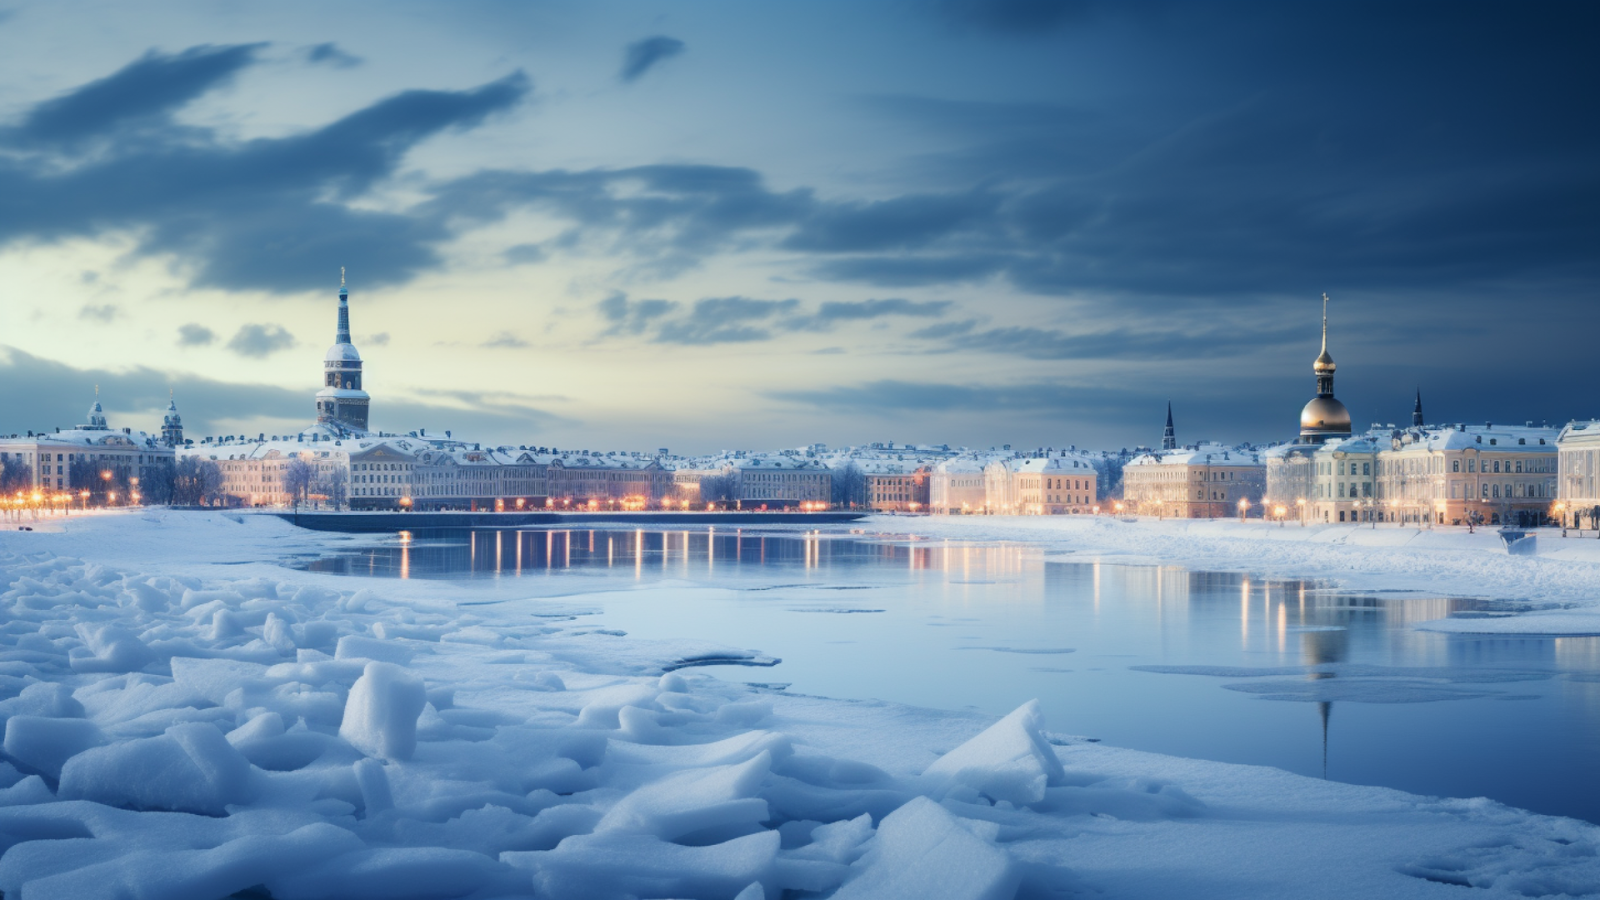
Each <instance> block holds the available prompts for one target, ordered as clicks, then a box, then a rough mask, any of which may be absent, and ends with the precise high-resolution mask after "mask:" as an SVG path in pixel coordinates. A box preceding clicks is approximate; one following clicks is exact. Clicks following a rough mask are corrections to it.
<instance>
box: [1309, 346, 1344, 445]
mask: <svg viewBox="0 0 1600 900" xmlns="http://www.w3.org/2000/svg"><path fill="white" fill-rule="evenodd" d="M1328 364H1329V365H1330V366H1331V365H1333V360H1329V361H1328ZM1300 433H1301V434H1349V433H1350V410H1348V409H1345V408H1344V404H1343V403H1340V402H1339V401H1338V400H1335V399H1334V398H1333V397H1331V396H1330V397H1315V398H1313V399H1312V401H1311V402H1310V403H1307V404H1306V406H1305V409H1302V410H1300Z"/></svg>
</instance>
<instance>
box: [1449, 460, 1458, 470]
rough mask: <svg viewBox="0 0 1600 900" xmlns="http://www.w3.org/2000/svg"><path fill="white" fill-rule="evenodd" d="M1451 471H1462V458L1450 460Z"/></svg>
mask: <svg viewBox="0 0 1600 900" xmlns="http://www.w3.org/2000/svg"><path fill="white" fill-rule="evenodd" d="M1450 471H1452V472H1459V471H1461V460H1459V459H1452V460H1450Z"/></svg>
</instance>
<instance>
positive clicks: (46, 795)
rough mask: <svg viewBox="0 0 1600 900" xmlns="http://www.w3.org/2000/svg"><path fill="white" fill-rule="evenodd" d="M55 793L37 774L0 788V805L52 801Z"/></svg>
mask: <svg viewBox="0 0 1600 900" xmlns="http://www.w3.org/2000/svg"><path fill="white" fill-rule="evenodd" d="M55 799H56V795H55V794H52V793H50V788H49V786H48V785H46V784H45V783H44V779H43V778H40V777H39V776H37V775H29V776H28V777H27V778H24V779H22V780H21V781H19V782H17V783H16V784H13V785H12V786H10V787H8V788H5V789H4V790H0V806H33V805H35V804H39V803H53V802H55Z"/></svg>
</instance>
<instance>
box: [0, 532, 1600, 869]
mask: <svg viewBox="0 0 1600 900" xmlns="http://www.w3.org/2000/svg"><path fill="white" fill-rule="evenodd" d="M56 524H60V525H62V526H63V528H62V530H61V531H59V532H45V531H35V532H24V533H18V532H3V533H0V587H3V588H4V590H3V592H0V608H3V609H4V610H5V618H4V626H3V627H0V698H9V699H0V717H3V718H4V719H5V720H6V721H5V739H4V751H5V759H6V762H5V763H4V764H0V787H4V789H3V790H0V846H3V847H4V848H6V849H5V853H4V855H3V856H0V890H4V891H5V893H6V896H8V897H21V898H25V900H38V898H53V897H61V898H67V897H71V898H88V897H163V898H182V897H195V898H213V897H217V898H220V897H227V896H230V895H232V894H235V893H237V892H241V891H249V890H251V889H254V890H256V891H257V893H256V894H254V896H271V897H274V898H280V900H286V898H291V897H340V898H346V897H385V898H391V897H417V898H423V897H441V898H442V897H483V898H488V897H531V896H540V897H553V898H622V897H697V898H701V897H703V898H715V897H721V898H733V897H739V898H742V900H751V898H755V897H762V896H765V897H768V898H776V897H779V896H783V895H785V892H786V891H788V892H791V893H790V894H789V896H797V897H799V896H830V895H831V896H836V897H839V898H846V900H848V898H852V897H857V898H897V897H907V898H910V897H916V898H924V897H941V898H951V900H959V898H1003V897H1012V896H1018V897H1030V898H1032V897H1067V896H1095V897H1152V898H1153V897H1173V896H1182V897H1188V898H1206V897H1217V898H1224V897H1226V898H1240V897H1264V898H1265V897H1273V898H1276V897H1288V896H1293V897H1330V898H1331V897H1456V896H1461V895H1462V891H1463V890H1464V889H1463V888H1462V887H1461V885H1473V886H1475V887H1478V888H1482V889H1484V895H1485V896H1507V897H1511V896H1518V897H1524V896H1547V895H1548V896H1556V895H1567V896H1583V895H1600V828H1596V827H1594V826H1591V825H1588V824H1585V823H1581V822H1576V821H1573V820H1568V819H1556V818H1550V817H1542V816H1536V815H1533V814H1530V813H1525V812H1521V811H1518V810H1513V809H1509V808H1507V807H1504V806H1501V805H1498V804H1495V803H1492V802H1488V801H1483V800H1438V799H1429V798H1423V797H1416V796H1411V795H1407V794H1403V793H1400V792H1396V791H1391V790H1387V789H1381V788H1368V787H1359V786H1352V785H1343V784H1336V783H1328V782H1323V781H1318V780H1314V779H1308V778H1303V777H1300V776H1295V775H1291V774H1288V773H1284V772H1281V771H1277V770H1273V769H1264V768H1254V767H1244V766H1232V765H1225V764H1220V763H1210V762H1203V761H1195V760H1186V759H1178V758H1174V757H1164V756H1158V755H1152V754H1146V753H1140V752H1136V751H1131V750H1126V749H1121V748H1115V747H1106V746H1103V745H1098V744H1093V743H1086V742H1082V741H1078V740H1074V739H1072V738H1070V737H1066V736H1064V735H1066V734H1070V733H1071V732H1072V730H1073V727H1072V723H1070V722H1048V723H1041V722H1039V721H1038V719H1037V714H1036V712H1035V710H1034V709H1033V708H1032V707H1031V706H1024V707H1023V708H1022V709H1019V710H1018V711H1017V712H1016V713H1014V714H1012V715H1011V716H1008V717H1006V718H1005V719H1003V720H1001V721H999V722H998V723H997V722H994V721H993V720H992V719H989V718H987V717H983V716H979V715H976V714H972V713H962V712H956V713H951V712H941V711H933V710H923V709H914V708H908V707H899V706H892V705H887V704H880V703H871V702H845V701H838V700H828V699H823V698H813V697H804V696H789V695H787V694H785V693H782V692H777V691H772V690H768V689H764V688H762V687H759V686H752V685H746V684H742V683H739V682H738V681H735V680H733V676H728V677H725V678H715V677H711V676H709V675H706V674H703V673H701V672H698V671H697V670H695V669H693V668H689V669H681V670H677V671H667V670H669V669H671V668H673V667H674V666H676V665H678V664H680V663H682V662H683V661H685V660H688V659H692V658H694V657H697V656H706V655H709V654H731V655H737V654H739V653H750V652H751V651H760V650H761V649H762V648H748V649H746V648H717V647H711V646H707V645H704V644H702V643H699V642H696V641H694V640H692V639H689V640H682V641H662V642H647V641H640V640H636V639H634V638H630V637H626V636H621V635H617V634H614V633H607V632H605V631H600V630H597V629H596V628H595V627H594V626H593V625H592V624H586V622H585V617H584V616H583V615H581V613H582V612H583V610H584V600H583V597H582V595H581V594H579V595H576V596H562V597H548V598H537V599H528V596H529V593H530V591H531V588H530V586H528V585H525V584H518V583H506V584H501V585H474V586H472V587H471V588H464V587H461V586H458V585H453V584H451V583H448V582H409V581H408V582H402V581H396V580H379V579H361V578H350V577H335V576H326V575H316V574H311V573H305V572H298V571H292V570H289V569H285V568H283V567H281V566H280V565H278V564H277V561H278V560H281V559H284V558H287V557H290V556H293V555H296V554H308V553H315V552H318V551H319V550H322V549H324V548H325V547H326V546H327V544H328V543H329V542H330V541H348V540H350V539H347V538H330V537H329V536H327V535H317V534H311V533H307V532H302V531H298V530H296V529H293V528H292V527H291V526H289V525H287V524H285V523H283V522H281V521H279V520H276V519H272V518H267V517H255V516H233V517H229V516H224V515H215V514H204V513H166V512H152V513H148V514H128V515H122V516H100V517H81V518H74V519H71V520H67V521H65V522H60V521H58V522H57V523H56ZM869 527H872V528H878V529H882V530H884V531H902V532H903V531H911V532H915V533H919V534H933V535H937V536H949V537H952V538H956V537H973V538H1007V539H1018V540H1033V541H1040V542H1042V543H1043V544H1045V545H1046V548H1047V550H1048V551H1049V552H1052V553H1065V552H1069V551H1070V552H1074V553H1079V552H1082V553H1090V552H1092V553H1094V554H1097V555H1100V556H1101V557H1103V558H1112V557H1113V556H1115V555H1121V556H1122V557H1132V556H1139V557H1146V558H1148V557H1158V558H1162V559H1166V560H1169V561H1173V562H1182V563H1185V564H1190V565H1196V566H1203V567H1211V568H1235V569H1249V570H1251V571H1257V572H1263V573H1265V574H1285V575H1288V574H1294V575H1317V576H1326V577H1335V578H1340V579H1352V581H1351V582H1350V583H1352V584H1356V585H1358V586H1366V585H1367V584H1368V582H1364V581H1361V580H1360V579H1370V585H1371V586H1374V587H1405V586H1408V585H1421V584H1426V585H1427V586H1428V587H1429V588H1430V589H1433V590H1456V589H1457V588H1456V587H1454V586H1455V585H1457V584H1461V585H1466V584H1470V583H1472V582H1473V581H1474V580H1475V581H1476V582H1477V584H1478V589H1476V590H1465V589H1463V590H1462V592H1463V593H1473V594H1485V593H1487V594H1490V595H1494V596H1519V597H1525V596H1535V595H1536V593H1535V589H1537V590H1539V591H1545V592H1549V593H1550V594H1551V596H1552V597H1553V598H1556V599H1557V600H1558V601H1559V602H1563V603H1572V604H1578V603H1580V602H1582V600H1583V599H1585V598H1584V597H1583V589H1582V584H1583V580H1584V578H1585V577H1587V578H1589V579H1590V581H1589V584H1591V585H1593V584H1596V583H1600V580H1596V579H1594V573H1595V572H1596V571H1600V569H1597V567H1600V562H1595V561H1589V560H1586V559H1577V558H1573V559H1561V558H1547V557H1541V558H1537V559H1531V560H1530V559H1522V558H1516V559H1511V558H1507V557H1504V556H1503V555H1499V554H1497V553H1496V552H1495V547H1494V546H1493V545H1492V544H1490V543H1488V542H1491V541H1497V538H1495V537H1494V535H1492V534H1490V535H1487V536H1481V535H1474V536H1471V537H1470V538H1468V537H1466V536H1464V535H1463V536H1461V538H1460V539H1458V538H1457V537H1456V536H1453V535H1450V536H1427V537H1426V538H1424V537H1421V536H1416V535H1413V536H1412V537H1411V538H1409V539H1408V540H1407V541H1405V542H1402V543H1397V544H1391V545H1389V546H1375V547H1369V548H1364V549H1358V548H1357V547H1356V546H1354V544H1355V542H1357V541H1358V540H1373V539H1372V538H1362V537H1360V536H1358V535H1355V534H1354V533H1353V532H1345V533H1344V535H1345V538H1344V541H1343V543H1334V542H1333V540H1334V538H1336V537H1338V535H1335V534H1332V533H1331V532H1329V533H1327V534H1326V535H1325V536H1324V537H1321V538H1317V537H1313V536H1312V534H1311V532H1312V531H1314V530H1313V529H1307V530H1306V531H1307V534H1306V535H1305V536H1304V537H1299V538H1297V539H1290V538H1288V537H1287V536H1280V537H1273V536H1271V535H1268V537H1269V538H1271V539H1269V540H1262V539H1260V537H1259V536H1260V535H1261V533H1262V532H1264V531H1266V529H1259V526H1248V525H1247V526H1237V525H1232V524H1229V523H1208V524H1205V525H1193V526H1191V525H1189V524H1188V523H1181V524H1171V525H1169V524H1160V525H1158V526H1157V527H1153V528H1144V527H1139V526H1134V525H1127V524H1125V523H1117V522H1108V521H1107V520H1100V521H1095V522H1090V521H1086V520H1070V519H1063V520H1000V519H982V520H929V519H916V520H905V519H893V518H884V519H876V520H873V521H872V522H871V523H870V526H869ZM1251 528H1258V529H1259V530H1258V531H1250V530H1249V529H1251ZM1234 529H1240V530H1239V531H1237V532H1236V531H1235V530H1234ZM1274 530H1276V529H1274ZM1284 531H1288V529H1285V530H1284ZM1372 534H1377V535H1384V534H1385V532H1384V531H1382V530H1379V531H1377V532H1372ZM1394 534H1396V535H1398V534H1399V532H1394ZM1433 542H1441V543H1440V545H1439V546H1437V547H1434V546H1432V543H1433ZM1479 542H1482V543H1483V544H1484V546H1482V547H1480V546H1478V543H1479ZM1596 543H1600V542H1596ZM1252 546H1254V547H1255V548H1256V550H1255V551H1252V550H1251V547H1252ZM1572 552H1573V553H1574V554H1578V555H1581V553H1580V552H1579V551H1572ZM1582 552H1583V553H1586V552H1587V551H1582ZM1252 553H1254V555H1252ZM1596 558H1597V559H1600V555H1597V557H1596ZM1408 561H1409V562H1408ZM1408 565H1409V566H1411V568H1409V569H1408V568H1407V566H1408ZM1474 573H1475V574H1474ZM1451 578H1454V579H1458V580H1456V581H1449V582H1448V583H1447V584H1441V581H1442V580H1445V579H1451ZM1396 579H1399V580H1400V582H1401V583H1396ZM672 589H674V590H682V589H683V588H682V586H681V585H679V586H676V587H674V588H672ZM639 590H642V591H651V590H661V588H653V587H650V586H643V587H641V588H639ZM1569 614H1576V613H1569ZM692 630H693V623H687V622H686V623H685V631H686V633H688V632H692ZM750 671H751V672H752V673H759V672H760V670H758V669H753V670H750ZM758 678H759V674H756V675H753V676H752V680H755V679H758ZM1574 789H1575V790H1578V789H1583V786H1581V785H1575V786H1574Z"/></svg>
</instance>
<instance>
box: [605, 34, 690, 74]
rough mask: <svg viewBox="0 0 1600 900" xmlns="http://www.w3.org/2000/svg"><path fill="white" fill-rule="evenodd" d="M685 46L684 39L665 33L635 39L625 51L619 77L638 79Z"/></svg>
mask: <svg viewBox="0 0 1600 900" xmlns="http://www.w3.org/2000/svg"><path fill="white" fill-rule="evenodd" d="M684 46H685V45H684V43H683V41H680V40H678V39H677V38H669V37H666V36H664V35H656V36H655V37H648V38H645V39H644V40H642V41H634V42H633V43H631V44H629V45H628V46H627V48H626V49H625V50H624V51H623V54H622V73H621V75H620V76H619V77H620V78H621V79H622V80H623V81H629V82H631V81H638V80H639V78H640V77H641V76H643V75H644V73H646V72H648V71H650V69H651V68H652V67H653V66H655V65H656V64H657V63H659V62H661V61H663V60H666V59H671V58H672V57H674V56H677V55H678V54H680V53H682V52H683V50H684Z"/></svg>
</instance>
